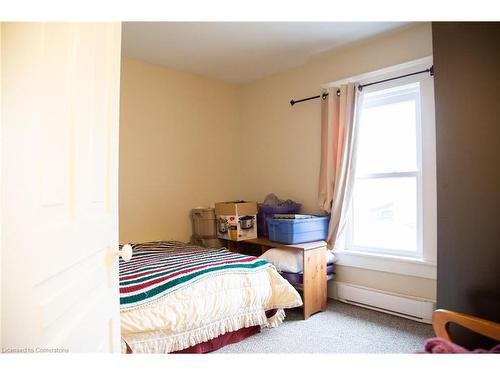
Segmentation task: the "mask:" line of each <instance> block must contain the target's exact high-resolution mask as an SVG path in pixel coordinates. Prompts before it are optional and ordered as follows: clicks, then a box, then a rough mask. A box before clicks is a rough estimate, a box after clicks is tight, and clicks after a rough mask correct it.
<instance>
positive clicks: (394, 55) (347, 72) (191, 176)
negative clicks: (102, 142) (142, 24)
mask: <svg viewBox="0 0 500 375" xmlns="http://www.w3.org/2000/svg"><path fill="white" fill-rule="evenodd" d="M431 54H432V39H431V26H430V24H428V23H423V24H418V25H416V26H412V27H409V28H406V29H403V30H400V31H398V32H394V33H391V34H388V35H384V36H382V37H379V38H376V39H372V40H369V41H365V42H363V43H360V44H357V45H354V46H351V47H349V48H345V49H343V50H340V51H337V52H335V53H332V54H329V55H325V56H323V57H321V58H319V59H316V60H314V61H311V62H309V63H308V64H305V65H303V66H300V67H298V68H295V69H291V70H288V71H285V72H282V73H279V74H276V75H273V76H270V77H267V78H264V79H261V80H258V81H255V82H252V83H250V84H246V85H241V86H229V85H226V84H223V83H219V82H216V81H213V80H209V79H205V78H200V77H197V76H194V75H190V74H186V73H181V72H176V71H172V70H169V69H165V68H160V67H157V66H153V65H150V64H145V63H142V62H138V61H133V60H130V59H124V61H123V65H122V99H121V130H120V131H121V133H120V136H121V139H120V148H121V150H120V241H121V242H125V241H142V240H152V239H164V238H174V239H179V240H186V239H188V238H189V235H190V233H191V227H190V222H189V209H190V208H192V207H195V206H198V205H207V204H209V203H211V202H215V201H219V200H228V199H234V198H244V199H248V200H257V201H262V200H263V199H264V197H265V195H266V194H267V193H269V192H274V193H276V194H278V195H279V196H281V197H285V198H292V199H294V200H297V201H300V202H302V203H303V210H304V211H305V212H309V213H319V210H318V206H317V203H316V197H317V183H318V173H319V157H320V150H319V147H320V105H319V102H318V101H309V102H306V103H301V104H298V105H296V106H295V107H290V104H289V101H290V99H292V98H295V99H297V98H302V97H307V96H310V95H314V94H317V93H319V92H320V84H322V83H326V82H330V81H335V80H338V79H342V78H346V77H349V76H353V75H357V74H361V73H365V72H369V71H373V70H376V69H380V68H384V67H387V66H390V65H395V64H399V63H403V62H406V61H409V60H413V59H417V58H420V57H424V56H429V55H431ZM238 142H240V143H238ZM238 145H242V146H243V145H244V148H245V153H241V152H239V151H240V150H239V149H238ZM239 168H241V173H238V169H239ZM337 273H338V275H337V280H339V281H346V282H351V283H358V284H360V285H364V286H368V287H372V288H379V289H383V290H389V291H391V292H396V293H403V294H410V295H416V296H420V297H427V298H435V294H436V292H435V289H436V283H435V281H433V280H428V279H421V278H416V277H406V276H402V275H395V274H390V273H385V272H377V271H369V270H363V269H359V268H350V267H340V266H339V267H338V272H337Z"/></svg>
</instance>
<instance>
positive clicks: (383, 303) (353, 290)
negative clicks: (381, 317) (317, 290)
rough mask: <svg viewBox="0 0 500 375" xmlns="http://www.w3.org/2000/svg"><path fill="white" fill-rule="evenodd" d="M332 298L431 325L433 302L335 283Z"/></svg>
mask: <svg viewBox="0 0 500 375" xmlns="http://www.w3.org/2000/svg"><path fill="white" fill-rule="evenodd" d="M333 286H334V291H333V298H335V299H338V300H339V301H341V302H345V303H350V304H353V305H357V306H360V307H365V308H368V309H372V310H377V311H381V312H385V313H388V314H392V315H397V316H400V317H403V318H407V319H412V320H416V321H418V322H422V323H429V324H430V323H432V312H433V311H434V309H435V308H436V303H435V301H432V300H428V299H424V298H418V297H409V296H404V295H401V294H396V293H390V292H385V291H382V290H377V289H371V288H366V287H363V286H358V285H354V284H348V283H343V282H340V281H335V282H334V283H333Z"/></svg>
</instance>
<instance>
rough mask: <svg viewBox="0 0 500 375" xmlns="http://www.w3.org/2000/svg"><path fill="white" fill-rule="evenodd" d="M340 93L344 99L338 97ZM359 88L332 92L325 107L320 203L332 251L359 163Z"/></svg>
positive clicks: (349, 85)
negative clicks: (357, 115) (357, 111)
mask: <svg viewBox="0 0 500 375" xmlns="http://www.w3.org/2000/svg"><path fill="white" fill-rule="evenodd" d="M337 90H340V96H338V95H337ZM357 91H358V90H357V87H356V86H355V84H354V83H349V84H347V85H341V86H340V88H336V87H334V88H330V89H328V99H325V100H323V101H322V104H321V105H322V107H321V164H320V176H319V189H318V203H319V205H320V207H321V208H322V209H323V210H324V211H326V212H327V213H328V214H330V224H329V228H328V238H327V242H328V248H329V249H333V247H334V246H335V242H336V240H337V238H338V236H339V234H340V233H341V232H342V229H343V227H344V224H345V216H346V215H345V214H346V211H347V209H348V203H349V201H350V199H351V194H352V188H353V179H354V165H355V160H354V156H353V155H355V152H354V151H355V147H356V143H357V142H356V137H355V135H356V134H355V133H356V132H355V130H356V126H355V122H356V119H355V117H356V100H357Z"/></svg>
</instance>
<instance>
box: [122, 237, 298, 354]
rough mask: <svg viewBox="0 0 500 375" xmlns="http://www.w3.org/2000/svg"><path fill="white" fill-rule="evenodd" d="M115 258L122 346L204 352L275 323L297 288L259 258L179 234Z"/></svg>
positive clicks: (295, 297)
mask: <svg viewBox="0 0 500 375" xmlns="http://www.w3.org/2000/svg"><path fill="white" fill-rule="evenodd" d="M132 249H133V257H132V259H131V260H130V261H128V262H125V261H123V260H120V264H119V266H120V317H121V335H122V351H123V352H132V353H179V352H180V353H183V352H184V353H185V352H196V353H203V352H207V351H211V350H215V349H218V348H219V347H221V346H223V345H225V344H227V343H231V342H236V341H239V340H241V339H242V338H245V337H247V336H249V335H251V334H255V333H257V332H259V331H260V328H261V327H266V328H274V327H277V326H279V325H280V324H281V323H282V322H283V319H284V318H285V312H284V309H287V308H293V307H298V306H301V305H302V300H301V298H300V295H299V294H298V293H297V291H296V290H295V289H294V288H293V287H292V286H291V285H290V284H289V283H288V282H287V281H286V280H285V279H283V277H281V276H280V275H279V274H278V272H277V271H276V269H275V268H274V266H273V265H271V264H270V263H269V262H267V261H266V260H264V259H259V258H255V257H251V256H247V255H243V254H238V253H232V252H229V251H228V250H227V249H225V248H202V247H199V246H195V245H190V244H186V243H182V242H177V241H156V242H148V243H140V244H133V245H132Z"/></svg>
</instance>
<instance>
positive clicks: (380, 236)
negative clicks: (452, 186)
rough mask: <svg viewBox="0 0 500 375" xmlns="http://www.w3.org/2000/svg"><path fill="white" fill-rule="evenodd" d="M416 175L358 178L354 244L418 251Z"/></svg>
mask: <svg viewBox="0 0 500 375" xmlns="http://www.w3.org/2000/svg"><path fill="white" fill-rule="evenodd" d="M416 183H417V181H416V177H399V178H372V179H357V180H356V183H355V189H354V195H353V201H352V204H353V207H352V208H353V216H352V225H353V238H352V242H353V245H354V246H356V247H363V248H365V247H366V248H381V249H390V250H402V251H408V252H415V251H417V185H416Z"/></svg>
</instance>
